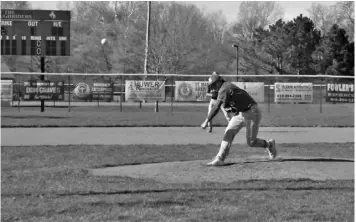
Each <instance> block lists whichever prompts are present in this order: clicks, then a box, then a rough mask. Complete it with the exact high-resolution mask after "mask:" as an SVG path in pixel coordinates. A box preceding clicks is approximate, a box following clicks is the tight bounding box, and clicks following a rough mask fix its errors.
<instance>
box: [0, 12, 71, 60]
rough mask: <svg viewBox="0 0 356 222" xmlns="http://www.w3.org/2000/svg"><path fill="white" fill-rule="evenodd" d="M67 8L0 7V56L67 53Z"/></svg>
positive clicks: (63, 54) (64, 54)
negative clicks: (26, 8)
mask: <svg viewBox="0 0 356 222" xmlns="http://www.w3.org/2000/svg"><path fill="white" fill-rule="evenodd" d="M70 18H71V17H70V11H50V10H7V9H5V10H1V55H27V56H70Z"/></svg>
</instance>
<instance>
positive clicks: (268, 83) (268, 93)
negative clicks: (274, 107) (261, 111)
mask: <svg viewBox="0 0 356 222" xmlns="http://www.w3.org/2000/svg"><path fill="white" fill-rule="evenodd" d="M270 91H271V84H270V81H269V79H268V78H267V96H268V99H267V100H268V101H267V102H268V113H270V112H271V92H270Z"/></svg>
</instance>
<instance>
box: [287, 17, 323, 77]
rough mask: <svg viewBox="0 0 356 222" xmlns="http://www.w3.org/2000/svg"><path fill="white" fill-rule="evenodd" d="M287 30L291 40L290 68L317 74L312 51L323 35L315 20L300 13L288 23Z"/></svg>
mask: <svg viewBox="0 0 356 222" xmlns="http://www.w3.org/2000/svg"><path fill="white" fill-rule="evenodd" d="M286 32H287V36H288V39H289V40H290V46H289V50H290V59H289V62H290V70H291V71H292V72H294V73H299V74H315V70H314V69H313V66H314V63H313V58H312V53H313V52H314V51H315V49H316V46H317V45H318V44H319V42H320V40H321V36H320V32H319V31H317V30H316V29H315V27H314V23H313V21H312V20H311V19H309V18H308V17H304V16H303V15H300V16H298V17H297V18H295V19H293V21H290V22H288V23H287V24H286Z"/></svg>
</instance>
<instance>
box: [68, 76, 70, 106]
mask: <svg viewBox="0 0 356 222" xmlns="http://www.w3.org/2000/svg"><path fill="white" fill-rule="evenodd" d="M70 97H71V87H70V75H68V112H70Z"/></svg>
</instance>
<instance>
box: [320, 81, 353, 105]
mask: <svg viewBox="0 0 356 222" xmlns="http://www.w3.org/2000/svg"><path fill="white" fill-rule="evenodd" d="M354 90H355V88H354V84H345V83H328V84H327V85H326V102H334V103H354Z"/></svg>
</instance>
